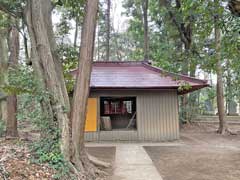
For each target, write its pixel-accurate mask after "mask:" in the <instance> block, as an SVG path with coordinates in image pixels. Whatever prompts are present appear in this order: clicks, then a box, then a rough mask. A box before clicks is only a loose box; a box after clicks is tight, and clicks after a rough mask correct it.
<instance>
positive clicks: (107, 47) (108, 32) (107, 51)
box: [106, 0, 111, 61]
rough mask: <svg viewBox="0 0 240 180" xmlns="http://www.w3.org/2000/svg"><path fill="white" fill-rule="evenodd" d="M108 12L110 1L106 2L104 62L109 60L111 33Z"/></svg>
mask: <svg viewBox="0 0 240 180" xmlns="http://www.w3.org/2000/svg"><path fill="white" fill-rule="evenodd" d="M110 10H111V0H107V12H106V33H107V37H106V61H109V58H110V32H111V22H110Z"/></svg>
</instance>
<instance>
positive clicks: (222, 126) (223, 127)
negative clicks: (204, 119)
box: [214, 0, 227, 134]
mask: <svg viewBox="0 0 240 180" xmlns="http://www.w3.org/2000/svg"><path fill="white" fill-rule="evenodd" d="M214 2H215V5H216V7H218V6H219V1H218V0H215V1H214ZM214 34H215V50H216V62H217V63H216V71H217V108H218V116H219V128H218V133H220V134H224V133H225V132H226V131H227V122H226V120H225V111H224V92H223V69H222V58H221V29H220V27H219V16H218V15H215V27H214Z"/></svg>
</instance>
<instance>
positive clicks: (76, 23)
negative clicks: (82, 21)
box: [73, 17, 79, 48]
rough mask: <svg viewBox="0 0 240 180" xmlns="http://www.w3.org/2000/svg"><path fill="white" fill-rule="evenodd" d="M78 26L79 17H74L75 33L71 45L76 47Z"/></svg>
mask: <svg viewBox="0 0 240 180" xmlns="http://www.w3.org/2000/svg"><path fill="white" fill-rule="evenodd" d="M78 26H79V18H78V17H76V21H75V34H74V42H73V46H74V47H75V48H76V47H77V38H78Z"/></svg>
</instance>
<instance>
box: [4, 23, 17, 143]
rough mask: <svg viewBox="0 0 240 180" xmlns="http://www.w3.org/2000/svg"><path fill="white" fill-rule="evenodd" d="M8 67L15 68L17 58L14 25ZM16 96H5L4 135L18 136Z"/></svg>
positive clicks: (10, 38)
mask: <svg viewBox="0 0 240 180" xmlns="http://www.w3.org/2000/svg"><path fill="white" fill-rule="evenodd" d="M9 51H10V56H9V68H12V69H14V68H16V66H17V63H18V58H19V33H18V30H17V28H16V27H14V26H12V27H11V31H10V37H9ZM16 115H17V96H16V94H10V95H9V96H8V97H7V124H6V137H7V138H12V137H17V136H18V131H17V117H16Z"/></svg>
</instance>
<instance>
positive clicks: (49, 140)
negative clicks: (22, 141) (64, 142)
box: [0, 67, 74, 179]
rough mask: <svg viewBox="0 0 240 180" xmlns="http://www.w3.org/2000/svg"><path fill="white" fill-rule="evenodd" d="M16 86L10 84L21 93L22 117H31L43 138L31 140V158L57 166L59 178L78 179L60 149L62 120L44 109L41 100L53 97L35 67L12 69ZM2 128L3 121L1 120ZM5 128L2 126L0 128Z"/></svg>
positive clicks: (32, 160)
mask: <svg viewBox="0 0 240 180" xmlns="http://www.w3.org/2000/svg"><path fill="white" fill-rule="evenodd" d="M11 79H12V80H14V83H12V84H14V86H11V87H6V88H5V89H6V90H8V93H11V92H12V91H13V92H14V93H17V94H18V113H17V119H18V120H19V121H25V120H26V121H30V123H32V125H34V127H35V128H36V129H37V130H39V131H40V139H39V140H37V141H34V142H32V143H30V145H29V148H30V150H31V155H32V156H31V162H32V163H40V164H41V163H46V164H48V165H49V166H50V167H51V168H53V169H54V170H55V174H54V178H55V179H74V176H72V175H71V173H70V169H69V166H68V163H67V162H65V160H64V158H63V155H62V154H61V150H60V134H61V133H60V130H59V128H58V122H57V121H55V120H53V119H51V118H49V117H48V115H46V113H45V112H43V110H42V106H41V103H42V102H44V101H45V102H46V101H47V100H49V99H50V98H51V94H49V93H48V92H46V91H45V90H43V89H42V88H41V83H40V82H39V81H38V79H37V78H36V77H35V76H34V74H33V72H32V70H31V69H30V68H27V67H20V68H19V69H17V70H15V71H13V72H11V76H10V80H11ZM0 128H1V124H0ZM0 131H1V129H0Z"/></svg>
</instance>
